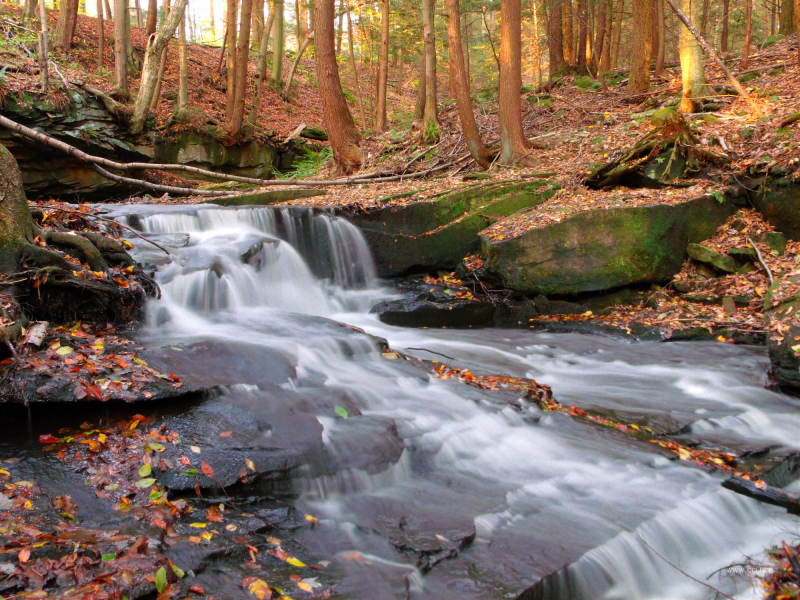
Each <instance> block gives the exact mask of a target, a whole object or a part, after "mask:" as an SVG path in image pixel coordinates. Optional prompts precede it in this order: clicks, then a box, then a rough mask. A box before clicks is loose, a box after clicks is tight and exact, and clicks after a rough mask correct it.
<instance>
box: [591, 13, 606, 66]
mask: <svg viewBox="0 0 800 600" xmlns="http://www.w3.org/2000/svg"><path fill="white" fill-rule="evenodd" d="M606 12H608V2H607V0H602V1H601V2H600V8H599V10H598V11H597V27H596V28H595V37H594V49H593V50H592V69H593V70H594V72H595V73H597V72H598V71H599V70H600V61H601V59H602V54H603V44H604V43H605V39H606Z"/></svg>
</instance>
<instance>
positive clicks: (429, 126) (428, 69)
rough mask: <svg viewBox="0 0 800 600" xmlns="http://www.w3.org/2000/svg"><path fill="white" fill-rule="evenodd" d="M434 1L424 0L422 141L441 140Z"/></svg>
mask: <svg viewBox="0 0 800 600" xmlns="http://www.w3.org/2000/svg"><path fill="white" fill-rule="evenodd" d="M434 6H435V4H434V0H422V22H423V32H424V34H425V110H424V111H423V114H422V139H423V141H426V142H433V141H435V140H438V139H439V114H438V110H437V106H436V98H437V87H436V85H437V84H436V46H435V42H434V37H433V36H434V24H433V10H434Z"/></svg>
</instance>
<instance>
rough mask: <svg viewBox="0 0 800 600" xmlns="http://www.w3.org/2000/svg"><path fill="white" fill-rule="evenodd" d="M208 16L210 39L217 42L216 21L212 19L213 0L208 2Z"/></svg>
mask: <svg viewBox="0 0 800 600" xmlns="http://www.w3.org/2000/svg"><path fill="white" fill-rule="evenodd" d="M208 15H209V16H208V18H209V20H210V21H211V39H212V40H213V41H214V43H215V44H216V43H217V22H216V19H214V0H209V2H208Z"/></svg>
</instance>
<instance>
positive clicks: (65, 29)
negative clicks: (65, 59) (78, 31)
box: [54, 0, 78, 51]
mask: <svg viewBox="0 0 800 600" xmlns="http://www.w3.org/2000/svg"><path fill="white" fill-rule="evenodd" d="M77 22H78V0H61V2H60V4H59V8H58V23H56V32H55V44H54V47H55V48H58V49H59V50H63V51H66V50H69V49H70V48H72V38H73V36H74V35H75V25H76V23H77Z"/></svg>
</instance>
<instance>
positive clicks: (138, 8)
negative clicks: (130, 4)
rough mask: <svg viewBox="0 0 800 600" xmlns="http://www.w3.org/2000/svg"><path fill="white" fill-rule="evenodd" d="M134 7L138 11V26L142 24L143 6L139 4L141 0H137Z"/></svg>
mask: <svg viewBox="0 0 800 600" xmlns="http://www.w3.org/2000/svg"><path fill="white" fill-rule="evenodd" d="M134 9H135V11H136V26H137V27H141V26H142V7H141V5H140V4H139V0H135V3H134Z"/></svg>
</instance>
